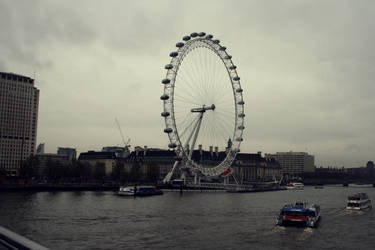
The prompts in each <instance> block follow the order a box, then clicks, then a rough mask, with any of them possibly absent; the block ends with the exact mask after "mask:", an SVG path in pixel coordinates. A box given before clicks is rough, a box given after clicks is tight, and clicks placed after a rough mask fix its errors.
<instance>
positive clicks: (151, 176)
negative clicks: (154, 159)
mask: <svg viewBox="0 0 375 250" xmlns="http://www.w3.org/2000/svg"><path fill="white" fill-rule="evenodd" d="M159 176H160V167H159V165H158V164H149V165H147V179H148V180H149V181H152V182H156V181H158V180H159Z"/></svg>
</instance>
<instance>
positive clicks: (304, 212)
mask: <svg viewBox="0 0 375 250" xmlns="http://www.w3.org/2000/svg"><path fill="white" fill-rule="evenodd" d="M319 219H320V206H318V205H315V204H310V203H308V202H301V201H297V202H296V203H295V204H287V205H285V206H284V207H283V208H282V209H280V215H279V218H278V220H277V224H278V225H279V226H288V225H300V226H305V227H315V226H316V224H317V223H318V221H319Z"/></svg>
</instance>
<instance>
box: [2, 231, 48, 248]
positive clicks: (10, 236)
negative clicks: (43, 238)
mask: <svg viewBox="0 0 375 250" xmlns="http://www.w3.org/2000/svg"><path fill="white" fill-rule="evenodd" d="M0 246H5V247H6V248H8V249H14V250H15V249H20V250H48V248H45V247H43V246H41V245H39V244H38V243H35V242H34V241H31V240H29V239H27V238H25V237H23V236H21V235H19V234H17V233H15V232H12V231H10V230H8V229H6V228H4V227H2V226H0Z"/></svg>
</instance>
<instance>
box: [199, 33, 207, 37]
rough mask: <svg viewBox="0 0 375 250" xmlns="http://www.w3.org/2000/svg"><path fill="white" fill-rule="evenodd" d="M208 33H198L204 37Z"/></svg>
mask: <svg viewBox="0 0 375 250" xmlns="http://www.w3.org/2000/svg"><path fill="white" fill-rule="evenodd" d="M205 35H206V33H204V32H200V33H199V34H198V36H200V37H203V36H205Z"/></svg>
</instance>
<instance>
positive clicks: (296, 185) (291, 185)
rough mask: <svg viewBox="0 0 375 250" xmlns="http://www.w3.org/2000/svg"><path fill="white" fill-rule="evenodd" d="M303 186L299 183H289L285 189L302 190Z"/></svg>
mask: <svg viewBox="0 0 375 250" xmlns="http://www.w3.org/2000/svg"><path fill="white" fill-rule="evenodd" d="M303 187H304V185H303V183H301V182H289V183H288V184H287V185H286V189H303Z"/></svg>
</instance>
